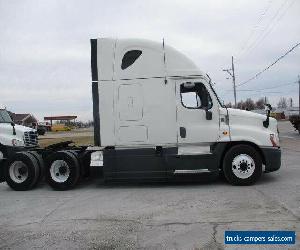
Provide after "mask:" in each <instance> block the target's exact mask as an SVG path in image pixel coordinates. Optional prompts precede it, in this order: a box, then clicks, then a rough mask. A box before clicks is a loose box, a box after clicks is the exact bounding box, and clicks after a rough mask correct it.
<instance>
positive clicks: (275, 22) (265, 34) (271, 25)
mask: <svg viewBox="0 0 300 250" xmlns="http://www.w3.org/2000/svg"><path fill="white" fill-rule="evenodd" d="M295 1H296V0H294V1H292V2H290V4H289V5H288V6H287V7H286V8H285V9H284V10H283V11H282V12H281V15H280V16H278V15H279V11H278V12H277V13H276V15H275V16H274V20H275V18H276V17H277V16H278V18H277V20H275V21H274V22H273V23H272V22H270V23H269V25H268V28H267V29H265V31H266V32H265V33H264V34H263V33H262V34H261V36H260V37H259V38H258V39H257V40H256V42H255V43H253V44H252V45H253V46H252V48H250V47H249V49H248V52H247V54H248V55H249V53H250V54H251V52H252V51H253V50H254V49H255V48H256V47H257V46H258V45H259V44H261V43H262V42H263V40H265V38H266V37H267V36H268V35H269V34H270V33H271V32H272V31H273V30H274V28H275V26H276V24H277V23H278V22H279V21H280V20H281V19H282V18H283V16H284V15H285V14H286V12H287V11H288V9H289V8H290V7H291V6H292V5H293V4H294V3H295ZM285 3H287V1H286V2H285ZM284 5H285V4H284Z"/></svg>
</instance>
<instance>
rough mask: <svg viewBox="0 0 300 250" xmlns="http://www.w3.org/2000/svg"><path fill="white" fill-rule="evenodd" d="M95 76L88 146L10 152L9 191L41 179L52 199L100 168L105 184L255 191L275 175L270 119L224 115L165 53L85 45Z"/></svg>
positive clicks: (154, 46) (208, 91) (129, 45)
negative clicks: (194, 178) (216, 177)
mask: <svg viewBox="0 0 300 250" xmlns="http://www.w3.org/2000/svg"><path fill="white" fill-rule="evenodd" d="M91 67H92V94H93V116H94V146H91V147H71V146H69V144H70V142H65V143H59V144H55V145H51V146H49V147H47V148H44V149H41V148H39V147H34V148H26V147H24V145H21V147H17V145H16V146H12V148H13V149H14V148H15V149H16V151H18V152H17V153H14V154H10V156H9V157H6V158H7V159H6V160H4V161H2V166H1V168H2V169H3V172H4V174H3V178H2V179H4V180H6V182H7V183H8V185H10V186H11V187H12V188H13V189H15V190H27V189H31V188H32V187H33V186H34V185H35V184H36V182H38V180H39V179H41V178H42V176H43V172H44V175H45V178H46V181H47V182H48V183H49V184H50V186H51V187H53V188H54V189H58V190H66V189H70V188H72V187H74V186H75V185H76V184H77V183H78V181H79V179H80V177H81V176H83V175H88V173H89V167H90V166H98V167H101V168H103V173H104V174H103V178H104V179H105V180H106V181H109V180H114V181H115V180H139V181H140V180H168V179H173V178H174V177H175V176H185V175H197V174H200V173H205V172H206V173H219V172H220V171H221V172H223V173H224V176H225V177H226V179H227V180H228V182H229V183H231V184H234V185H251V184H253V183H255V182H256V181H257V180H258V179H259V177H260V176H261V174H262V173H263V172H272V171H276V170H278V169H279V168H280V165H281V151H280V147H279V138H278V130H277V121H276V120H275V119H273V118H270V111H268V112H267V115H266V116H265V115H259V114H255V113H252V112H249V111H243V110H238V109H230V108H226V107H224V106H223V105H222V103H221V102H220V100H219V98H218V96H217V94H216V92H215V90H214V88H213V85H212V82H211V79H210V77H209V76H208V75H207V74H205V73H203V72H202V71H200V70H199V69H198V67H197V66H196V65H195V64H194V63H193V62H192V61H191V60H190V59H188V58H187V57H186V56H185V55H183V54H182V53H180V52H178V51H177V50H175V49H173V48H171V47H169V46H165V44H164V43H157V42H152V41H148V40H140V39H110V38H102V39H91ZM1 133H2V131H1ZM0 143H1V145H2V142H1V141H0ZM2 147H3V148H4V149H5V148H6V145H5V143H4V144H3V145H2ZM19 151H21V152H19ZM29 156H30V157H29ZM32 156H34V158H33V157H32ZM37 169H39V170H37Z"/></svg>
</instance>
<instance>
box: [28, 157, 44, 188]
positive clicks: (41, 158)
mask: <svg viewBox="0 0 300 250" xmlns="http://www.w3.org/2000/svg"><path fill="white" fill-rule="evenodd" d="M28 153H29V154H31V155H33V156H34V158H35V159H36V160H37V161H38V164H39V168H40V175H39V177H38V181H37V183H36V184H38V182H40V181H41V180H43V178H44V176H45V163H44V160H43V157H42V156H41V155H40V154H39V153H38V152H36V151H28Z"/></svg>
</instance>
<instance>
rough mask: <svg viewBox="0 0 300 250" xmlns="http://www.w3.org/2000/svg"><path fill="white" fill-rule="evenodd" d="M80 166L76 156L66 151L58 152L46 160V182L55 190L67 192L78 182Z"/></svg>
mask: <svg viewBox="0 0 300 250" xmlns="http://www.w3.org/2000/svg"><path fill="white" fill-rule="evenodd" d="M79 177H80V165H79V161H78V159H77V158H76V156H75V155H74V154H73V153H71V152H68V151H59V152H56V153H54V154H52V155H50V157H49V158H48V160H47V171H46V181H47V182H48V184H49V185H50V186H51V187H52V188H53V189H55V190H68V189H71V188H73V187H74V186H75V185H76V184H77V183H78V181H79Z"/></svg>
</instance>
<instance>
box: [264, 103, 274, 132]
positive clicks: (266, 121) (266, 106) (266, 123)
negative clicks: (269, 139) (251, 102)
mask: <svg viewBox="0 0 300 250" xmlns="http://www.w3.org/2000/svg"><path fill="white" fill-rule="evenodd" d="M265 110H266V113H267V119H266V120H265V121H263V125H264V127H265V128H267V127H269V123H270V122H269V120H270V113H271V110H272V106H271V104H268V103H267V104H265Z"/></svg>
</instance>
